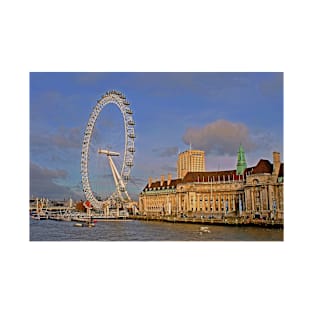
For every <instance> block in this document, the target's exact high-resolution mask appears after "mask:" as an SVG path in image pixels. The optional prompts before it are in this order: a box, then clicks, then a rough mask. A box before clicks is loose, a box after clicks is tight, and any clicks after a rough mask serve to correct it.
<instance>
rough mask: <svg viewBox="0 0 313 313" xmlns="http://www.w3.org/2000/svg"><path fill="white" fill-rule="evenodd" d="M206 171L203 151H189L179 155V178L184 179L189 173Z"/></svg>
mask: <svg viewBox="0 0 313 313" xmlns="http://www.w3.org/2000/svg"><path fill="white" fill-rule="evenodd" d="M204 171H205V153H204V151H202V150H187V151H185V152H182V153H180V154H179V155H178V160H177V178H183V177H184V176H185V175H186V174H187V173H188V172H204Z"/></svg>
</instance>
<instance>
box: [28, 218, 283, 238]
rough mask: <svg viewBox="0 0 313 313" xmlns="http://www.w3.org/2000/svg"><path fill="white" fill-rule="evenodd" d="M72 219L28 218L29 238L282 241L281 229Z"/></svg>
mask: <svg viewBox="0 0 313 313" xmlns="http://www.w3.org/2000/svg"><path fill="white" fill-rule="evenodd" d="M74 224H75V223H74V222H60V221H52V220H41V221H37V220H32V219H31V220H30V241H95V240H99V241H164V240H167V241H282V240H283V230H282V229H269V228H261V227H251V226H247V227H240V226H215V225H212V226H211V225H210V226H209V230H210V232H200V227H201V225H196V224H179V223H176V224H173V223H164V222H155V221H154V222H152V221H149V222H146V221H136V220H126V221H122V220H119V221H107V222H102V221H101V222H98V223H96V226H95V227H92V228H88V227H74V226H73V225H74Z"/></svg>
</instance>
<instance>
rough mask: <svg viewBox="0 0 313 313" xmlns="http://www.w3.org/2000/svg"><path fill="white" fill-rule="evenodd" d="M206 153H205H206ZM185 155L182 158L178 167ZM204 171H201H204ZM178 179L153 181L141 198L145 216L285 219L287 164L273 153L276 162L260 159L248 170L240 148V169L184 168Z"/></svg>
mask: <svg viewBox="0 0 313 313" xmlns="http://www.w3.org/2000/svg"><path fill="white" fill-rule="evenodd" d="M203 153H204V152H203ZM181 162H183V161H182V156H181V155H179V159H178V163H177V164H178V165H181ZM201 169H202V168H201ZM178 173H180V175H179V177H178V178H177V179H172V178H171V175H169V176H168V179H167V180H165V179H164V176H161V179H160V180H156V181H152V179H151V178H149V182H148V184H147V185H146V186H145V187H144V189H143V190H142V192H141V194H140V196H139V212H140V214H143V215H154V216H157V215H163V216H178V217H180V216H188V217H200V216H203V217H210V216H211V217H212V216H213V217H214V218H223V217H225V216H247V217H250V218H263V219H283V217H284V203H283V201H284V195H283V186H284V164H283V163H281V162H280V154H279V153H278V152H273V163H271V162H270V161H268V160H263V159H261V160H260V161H259V162H258V163H257V164H256V166H254V167H249V168H247V167H246V161H245V156H244V150H243V147H242V146H240V147H239V152H238V157H237V168H236V169H234V170H227V171H213V172H206V171H189V172H187V173H186V174H185V175H184V174H183V172H182V169H178Z"/></svg>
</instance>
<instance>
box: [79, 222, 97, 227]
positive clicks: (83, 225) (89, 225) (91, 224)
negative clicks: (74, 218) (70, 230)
mask: <svg viewBox="0 0 313 313" xmlns="http://www.w3.org/2000/svg"><path fill="white" fill-rule="evenodd" d="M74 226H75V227H95V224H94V223H89V222H85V223H75V224H74Z"/></svg>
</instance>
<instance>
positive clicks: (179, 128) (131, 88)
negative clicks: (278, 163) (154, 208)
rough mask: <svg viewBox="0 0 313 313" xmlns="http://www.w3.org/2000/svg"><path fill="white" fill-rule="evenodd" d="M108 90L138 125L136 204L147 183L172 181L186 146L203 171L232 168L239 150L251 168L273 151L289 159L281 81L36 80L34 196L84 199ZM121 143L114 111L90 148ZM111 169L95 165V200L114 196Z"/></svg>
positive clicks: (185, 77)
mask: <svg viewBox="0 0 313 313" xmlns="http://www.w3.org/2000/svg"><path fill="white" fill-rule="evenodd" d="M112 89H115V90H119V91H121V92H123V93H124V94H125V95H126V97H127V99H128V100H129V101H130V103H131V106H132V110H133V112H134V120H135V121H136V126H135V132H136V136H137V138H136V141H135V145H136V153H135V166H134V168H133V169H132V173H131V174H132V181H131V182H130V183H129V186H128V188H129V192H130V194H131V195H132V197H136V195H137V194H138V193H139V192H140V191H141V189H142V188H143V187H144V185H145V184H146V182H147V179H148V177H149V176H152V177H153V178H155V179H156V178H157V177H160V175H162V174H164V175H167V174H168V173H172V176H173V177H175V176H176V160H177V154H178V153H179V152H182V151H184V150H186V149H188V148H189V144H190V143H191V146H192V148H194V149H202V150H205V152H206V168H207V170H217V169H220V170H222V169H233V168H235V165H236V154H237V149H238V146H239V144H240V143H242V144H243V146H244V148H245V150H246V158H247V163H248V166H254V165H256V163H257V162H258V160H259V159H260V158H265V159H268V160H270V161H272V152H273V151H279V152H280V153H281V160H282V161H283V73H267V72H259V73H252V72H251V73H243V72H240V73H223V72H221V73H204V72H200V73H191V72H188V73H184V72H178V73H172V72H166V73H161V72H157V73H151V72H146V73H144V72H143V73H141V72H134V73H123V72H114V73H79V72H72V73H44V72H38V73H36V72H32V73H30V196H40V197H41V196H44V197H48V198H50V199H63V198H68V197H73V198H74V199H77V200H79V199H83V197H84V196H83V194H82V187H81V183H80V181H81V177H80V155H81V145H82V139H83V133H84V130H85V127H86V124H87V121H88V118H89V115H90V113H91V112H92V109H93V107H94V106H95V104H96V101H97V100H98V99H99V98H100V97H101V95H102V94H104V93H105V92H106V91H108V90H112ZM123 140H124V139H123V124H122V119H121V114H120V113H119V112H118V110H117V108H116V107H115V106H114V105H108V106H106V107H105V108H104V109H103V111H102V112H101V115H100V117H99V119H98V121H97V123H96V129H95V134H94V139H93V148H95V149H97V148H100V147H109V148H112V149H113V148H114V149H116V150H118V149H120V147H122V145H123ZM95 149H94V150H95ZM116 162H117V163H118V162H120V161H119V160H116ZM106 163H107V162H106V160H104V159H101V158H100V157H99V156H96V154H94V155H93V156H92V157H91V162H90V168H91V175H92V177H93V178H92V179H94V182H93V184H94V185H93V188H95V189H96V190H95V191H96V192H97V193H101V192H103V193H104V194H105V193H107V192H108V193H109V192H110V188H113V187H112V186H111V185H112V182H113V180H112V178H111V177H110V171H109V170H108V165H107V164H106ZM118 164H119V163H118ZM109 185H110V186H111V187H108V186H109Z"/></svg>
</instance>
